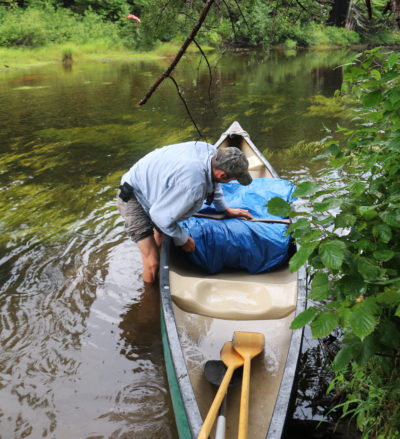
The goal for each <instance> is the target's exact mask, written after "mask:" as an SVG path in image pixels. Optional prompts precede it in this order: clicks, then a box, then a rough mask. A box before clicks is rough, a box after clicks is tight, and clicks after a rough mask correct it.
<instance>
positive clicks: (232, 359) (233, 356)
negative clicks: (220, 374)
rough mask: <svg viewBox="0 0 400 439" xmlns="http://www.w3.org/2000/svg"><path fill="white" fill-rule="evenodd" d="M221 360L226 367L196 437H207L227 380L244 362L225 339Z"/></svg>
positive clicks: (223, 394)
mask: <svg viewBox="0 0 400 439" xmlns="http://www.w3.org/2000/svg"><path fill="white" fill-rule="evenodd" d="M221 360H222V361H223V362H224V364H225V366H226V367H227V369H226V373H225V376H224V378H223V380H222V382H221V385H220V386H219V389H218V391H217V394H216V395H215V398H214V401H213V402H212V404H211V407H210V409H209V410H208V413H207V416H206V419H205V420H204V423H203V426H202V427H201V430H200V433H199V435H198V439H208V436H209V434H210V431H211V428H212V426H213V424H214V421H215V418H216V417H217V414H218V409H219V407H220V406H221V403H222V401H223V399H224V397H225V394H226V392H227V390H228V385H229V382H230V381H231V378H232V375H233V372H234V370H235V369H237V368H238V367H240V366H242V365H243V363H244V360H243V358H242V357H241V356H240V355H239V354H238V353H237V352H236V351H235V349H233V346H232V342H230V341H227V342H226V343H225V344H224V346H223V347H222V350H221Z"/></svg>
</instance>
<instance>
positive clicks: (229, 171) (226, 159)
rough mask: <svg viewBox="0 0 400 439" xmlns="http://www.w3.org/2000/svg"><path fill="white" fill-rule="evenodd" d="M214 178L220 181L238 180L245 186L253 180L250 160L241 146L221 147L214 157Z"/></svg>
mask: <svg viewBox="0 0 400 439" xmlns="http://www.w3.org/2000/svg"><path fill="white" fill-rule="evenodd" d="M212 168H213V178H214V180H215V181H218V182H220V183H227V182H228V181H231V180H237V181H238V182H239V183H240V184H242V185H243V186H247V185H248V184H250V183H251V182H252V178H251V175H250V174H249V171H248V169H249V162H248V160H247V158H246V156H245V155H244V154H243V152H242V151H240V149H239V148H235V147H233V146H232V147H228V148H220V149H219V150H218V152H217V154H216V155H215V156H214V157H213V158H212Z"/></svg>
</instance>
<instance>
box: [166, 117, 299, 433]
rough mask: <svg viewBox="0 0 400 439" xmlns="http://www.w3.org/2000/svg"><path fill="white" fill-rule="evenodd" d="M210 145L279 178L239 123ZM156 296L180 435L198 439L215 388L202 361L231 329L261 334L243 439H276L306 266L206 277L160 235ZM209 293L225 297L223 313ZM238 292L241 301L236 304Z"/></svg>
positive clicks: (234, 415) (235, 403)
mask: <svg viewBox="0 0 400 439" xmlns="http://www.w3.org/2000/svg"><path fill="white" fill-rule="evenodd" d="M215 146H216V147H217V148H220V147H226V146H236V147H238V148H240V149H241V150H242V151H243V152H244V153H245V154H246V156H247V158H248V160H249V170H250V173H251V175H252V176H253V178H260V177H263V178H278V175H277V173H276V172H275V170H274V169H273V167H272V166H271V164H270V163H269V162H268V161H267V160H266V159H265V157H264V156H263V155H262V154H261V153H260V151H259V150H258V149H257V147H256V146H255V145H254V144H253V142H252V141H251V139H250V137H249V135H248V134H247V133H246V132H245V131H244V130H243V129H242V127H241V126H240V125H239V123H238V122H234V123H233V124H232V125H231V126H230V127H229V129H228V130H227V131H226V132H225V133H223V134H222V136H221V137H220V139H219V140H218V142H217V143H216V144H215ZM160 294H161V330H162V342H163V349H164V357H165V364H166V370H167V376H168V382H169V388H170V394H171V400H172V404H173V409H174V415H175V420H176V425H177V430H178V434H179V438H180V439H189V438H197V436H198V434H199V432H200V430H201V427H202V424H203V420H204V419H205V417H206V415H207V412H208V410H209V408H210V406H211V403H212V402H213V399H214V396H215V393H216V390H217V388H216V387H215V386H213V385H212V384H210V383H209V382H208V381H207V380H206V379H205V377H204V365H205V363H206V362H207V361H208V360H219V359H220V350H221V348H222V346H223V345H224V343H225V342H227V341H229V340H232V337H233V334H234V332H235V331H247V332H259V333H262V334H264V337H265V348H264V351H263V352H262V353H261V354H260V355H258V356H257V357H255V358H254V359H253V360H252V363H251V382H250V400H249V419H248V438H251V439H265V438H266V439H280V438H281V437H282V434H283V431H284V427H285V421H286V417H287V411H288V406H289V402H290V397H291V392H292V388H293V382H294V378H295V375H296V369H297V364H298V359H299V354H300V350H301V342H302V331H301V330H295V331H292V330H291V329H290V323H291V322H292V320H293V318H294V317H295V315H297V314H298V313H300V312H302V311H303V310H304V309H305V269H304V268H302V269H300V270H299V271H298V272H297V273H290V271H289V269H288V267H287V266H283V267H282V266H281V267H280V268H279V269H277V270H274V271H270V272H266V273H261V274H257V275H252V274H250V273H248V272H246V271H242V270H232V269H224V270H223V271H222V272H219V273H217V274H213V275H211V274H209V273H207V272H205V270H203V269H201V268H199V267H196V266H195V265H194V264H192V263H190V262H189V261H188V260H187V257H185V256H184V255H182V252H179V251H177V250H176V249H175V248H174V246H173V244H172V243H171V240H170V239H169V238H167V237H166V239H164V241H163V245H162V249H161V258H160ZM210 294H211V295H215V294H217V295H220V296H219V297H221V295H224V297H226V301H225V302H224V303H222V305H223V306H222V308H221V307H219V306H215V303H216V302H215V300H213V298H212V297H210V296H209V295H210ZM241 295H242V296H243V297H245V298H246V301H244V302H243V303H239V304H238V303H235V301H236V302H237V301H239V302H240V300H241ZM253 296H254V297H253ZM260 297H262V298H263V301H262V302H260ZM265 298H267V299H265ZM253 299H254V300H253ZM264 299H265V300H264ZM224 300H225V299H224ZM253 302H254V303H257V306H256V309H255V308H254V303H253ZM260 303H261V305H260ZM210 304H211V306H210ZM238 305H239V306H238ZM221 309H223V313H221ZM229 309H232V313H231V314H229V312H228V313H227V310H228V311H229ZM240 392H241V389H240V386H239V387H232V388H231V389H229V390H228V395H227V409H226V438H227V439H230V438H235V437H237V432H238V420H239V407H240ZM214 434H215V426H214V429H213V430H212V432H211V437H214Z"/></svg>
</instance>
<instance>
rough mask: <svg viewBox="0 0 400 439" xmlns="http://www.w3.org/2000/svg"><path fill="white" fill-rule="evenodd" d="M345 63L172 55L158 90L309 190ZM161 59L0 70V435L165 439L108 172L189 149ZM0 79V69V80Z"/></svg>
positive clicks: (298, 57)
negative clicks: (237, 137) (238, 133)
mask: <svg viewBox="0 0 400 439" xmlns="http://www.w3.org/2000/svg"><path fill="white" fill-rule="evenodd" d="M349 55H350V53H349V52H344V51H334V52H300V53H296V52H294V51H288V52H282V53H278V52H270V53H265V52H262V53H261V52H241V53H233V54H232V53H225V54H210V56H209V61H210V64H211V68H212V84H211V88H210V77H209V72H208V68H207V66H206V63H205V62H204V60H201V58H200V57H197V56H191V57H185V58H184V59H183V60H182V62H181V63H180V65H179V67H178V69H177V72H176V73H174V77H175V79H176V80H177V82H178V83H179V84H180V86H181V88H182V90H183V93H184V97H185V99H186V100H187V104H188V106H189V108H190V111H191V113H192V116H193V118H194V119H195V121H196V123H197V125H198V127H199V129H200V131H201V133H202V135H203V136H204V137H205V138H206V139H207V140H208V141H209V142H215V141H216V140H217V139H218V137H219V136H220V134H221V133H222V132H223V131H224V130H225V129H226V128H227V127H228V126H229V125H230V124H231V123H232V122H233V121H234V120H238V121H239V122H240V123H241V125H242V126H243V128H244V129H245V130H246V131H248V132H249V134H250V135H251V138H252V140H253V141H254V143H255V144H256V145H257V146H258V147H259V149H260V150H261V151H263V152H264V153H265V155H266V156H267V158H268V159H269V160H270V161H271V163H272V165H273V166H274V167H275V169H276V170H277V171H278V173H279V174H280V175H281V176H283V177H285V178H288V179H291V180H293V181H298V179H301V178H304V177H307V176H309V175H312V176H313V178H319V172H320V170H321V168H322V167H323V166H324V164H315V163H311V162H310V159H311V158H312V156H313V155H315V154H316V150H315V149H313V148H315V145H314V146H313V144H312V142H314V141H316V140H319V139H321V138H322V137H324V136H325V134H324V132H323V127H327V128H330V129H334V128H335V127H336V124H337V123H338V122H339V123H343V122H344V120H345V119H346V117H348V115H347V114H346V110H345V109H344V108H343V107H342V106H341V105H340V103H339V102H338V101H337V100H336V99H335V98H334V97H333V96H334V92H335V90H336V89H337V88H339V87H340V84H341V81H342V70H341V68H340V67H338V66H340V65H342V64H343V63H344V62H345V61H346V60H347V59H348V58H349ZM168 63H169V60H166V59H164V60H159V61H144V60H142V61H134V62H132V61H129V62H128V61H110V60H107V59H105V60H103V62H98V63H85V64H81V63H74V64H73V65H72V66H70V67H68V68H67V67H63V66H62V65H61V64H54V65H50V66H46V67H42V68H36V69H32V70H21V71H11V70H10V69H8V70H7V69H3V70H2V71H0V126H1V130H0V182H1V185H0V211H1V216H0V230H1V234H0V345H1V356H0V437H1V438H3V439H9V438H31V439H35V438H41V437H45V438H57V439H64V438H86V439H89V438H90V439H100V438H147V439H150V438H175V437H177V433H176V429H175V424H174V419H173V412H172V407H171V402H170V398H169V393H168V386H167V379H166V374H165V369H164V363H163V353H162V345H161V339H160V326H159V300H158V292H157V290H156V289H154V288H153V289H152V288H148V289H147V290H146V289H145V288H144V286H143V282H142V279H141V262H140V254H139V251H138V249H137V247H136V246H135V245H134V244H133V243H131V242H130V241H128V240H127V239H126V237H125V236H124V232H123V224H122V221H121V218H120V217H119V214H118V212H117V210H116V208H115V195H116V188H117V186H118V184H119V181H120V178H121V176H122V174H123V173H124V172H125V171H126V170H127V169H128V168H129V167H130V166H131V165H132V164H133V163H134V162H135V161H137V160H138V159H139V158H140V157H142V156H143V155H144V154H146V153H147V152H148V151H151V150H152V149H154V148H155V147H159V146H162V145H166V144H170V143H177V142H181V141H187V140H193V139H197V138H198V133H197V132H196V130H195V129H194V127H193V124H192V123H191V121H190V119H189V117H188V116H187V113H186V110H185V107H184V106H183V104H182V102H181V100H180V99H179V97H178V96H177V93H176V89H175V86H174V84H173V83H172V81H170V80H167V81H165V82H164V83H163V84H162V85H161V87H160V88H159V89H158V90H157V92H156V93H155V94H154V95H153V96H152V97H151V99H150V100H149V102H148V103H147V104H146V105H145V106H143V107H140V108H137V107H136V105H135V104H136V102H137V101H139V100H140V99H141V98H142V97H143V96H144V94H145V92H146V91H147V89H148V88H149V87H150V85H151V84H152V83H153V81H154V80H155V79H156V78H158V76H159V75H160V74H161V73H162V71H163V70H165V68H166V67H167V65H168ZM2 67H3V66H1V65H0V68H2Z"/></svg>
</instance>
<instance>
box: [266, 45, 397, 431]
mask: <svg viewBox="0 0 400 439" xmlns="http://www.w3.org/2000/svg"><path fill="white" fill-rule="evenodd" d="M399 60H400V54H399V53H391V54H384V53H382V52H380V51H378V49H374V50H370V51H366V52H365V53H364V54H359V55H358V56H357V57H356V58H355V59H354V61H353V62H352V63H350V64H349V65H348V66H347V67H346V69H345V73H344V80H345V82H344V84H343V87H342V90H343V92H344V93H345V94H351V96H352V97H353V98H354V100H355V102H357V103H358V106H359V108H358V109H357V110H355V115H356V117H355V119H354V121H353V122H354V123H355V125H356V127H355V128H354V129H341V130H340V131H341V134H342V136H343V137H344V139H345V140H344V141H343V142H342V143H338V142H337V141H334V140H330V141H329V142H328V148H327V151H326V153H325V155H323V157H324V158H325V159H327V158H330V164H331V166H332V168H333V169H334V171H335V172H334V173H331V175H333V177H332V178H331V179H330V180H329V179H328V176H327V185H326V186H327V187H324V188H322V187H321V186H319V185H318V184H316V183H314V182H303V183H301V184H300V185H299V186H298V187H297V189H296V191H295V193H294V196H297V197H303V198H304V202H305V205H302V207H301V211H299V212H296V209H294V210H293V211H291V212H290V216H292V217H295V216H297V221H296V222H295V223H294V224H293V225H292V226H291V227H290V228H289V230H288V232H291V233H293V237H294V238H295V240H296V241H297V242H298V244H299V245H300V249H299V251H298V252H297V253H296V254H295V255H294V256H293V257H292V258H291V260H290V263H289V265H290V269H291V271H296V270H297V269H298V268H300V267H301V266H302V265H303V264H304V263H305V262H306V261H308V270H309V273H310V275H311V276H312V282H311V290H310V294H309V296H308V297H309V300H310V302H311V303H312V306H309V308H308V309H307V310H306V311H305V312H303V313H302V314H300V315H299V316H298V317H297V318H296V319H295V320H294V321H293V323H292V328H293V329H295V328H300V327H302V326H304V325H306V324H307V323H310V326H311V332H312V334H313V336H314V337H315V338H320V337H325V336H326V335H328V334H329V333H330V332H331V331H333V329H335V328H336V327H337V326H340V327H341V328H342V331H343V334H344V338H343V347H342V349H341V350H340V351H339V352H338V354H337V356H336V357H335V360H334V362H333V367H334V370H335V371H336V372H337V378H336V381H335V382H336V383H337V384H340V383H344V389H345V391H346V393H347V401H346V402H345V403H344V404H343V406H342V407H343V408H344V409H345V410H344V411H345V413H346V414H347V413H351V414H352V415H355V416H356V417H357V424H358V426H359V428H360V430H361V431H363V434H364V437H365V438H367V437H372V436H371V435H372V434H373V435H374V437H375V435H376V437H378V435H381V436H379V437H382V438H383V437H384V438H386V439H389V438H396V437H398V432H399V429H400V412H399V407H400V392H399V381H398V378H399V373H398V369H399V365H400V357H399V354H398V352H399V349H400V163H399V160H398V156H399V151H400V114H399V112H398V108H399V105H400V63H399ZM282 204H283V203H282V200H279V199H274V200H271V201H270V203H269V204H268V209H269V210H270V212H271V213H274V214H288V212H289V211H290V207H289V206H288V205H283V206H282ZM362 383H366V384H365V386H366V387H364V391H362V387H363V384H362ZM357 386H358V387H357ZM360 386H361V388H360ZM352 387H354V388H356V387H357V389H358V390H357V392H355V390H353V389H352ZM366 390H367V391H366ZM372 395H373V397H372ZM366 401H369V402H370V409H368V404H367V403H366ZM350 409H351V410H350Z"/></svg>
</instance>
